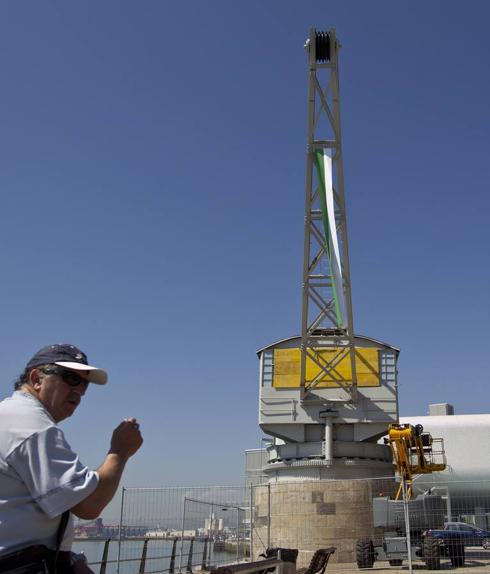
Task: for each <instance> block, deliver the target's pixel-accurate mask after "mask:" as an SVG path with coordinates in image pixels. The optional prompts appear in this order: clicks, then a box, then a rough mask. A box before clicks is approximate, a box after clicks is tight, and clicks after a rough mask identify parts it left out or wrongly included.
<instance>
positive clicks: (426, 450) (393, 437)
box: [385, 424, 446, 500]
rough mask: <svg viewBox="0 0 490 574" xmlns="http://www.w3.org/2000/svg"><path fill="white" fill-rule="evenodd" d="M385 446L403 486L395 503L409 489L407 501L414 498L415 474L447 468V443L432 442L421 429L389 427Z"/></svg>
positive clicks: (399, 426)
mask: <svg viewBox="0 0 490 574" xmlns="http://www.w3.org/2000/svg"><path fill="white" fill-rule="evenodd" d="M385 444H389V445H390V449H391V453H392V455H393V461H394V463H395V465H396V469H397V471H398V474H399V475H400V478H401V482H400V487H399V488H398V492H397V494H396V497H395V500H400V497H401V496H402V493H403V489H404V488H406V492H407V499H410V498H411V496H412V482H413V476H414V475H415V474H428V473H431V472H440V471H442V470H444V469H445V468H446V457H445V454H444V441H443V439H442V438H432V436H431V435H430V434H429V433H427V432H424V428H423V426H422V425H415V426H412V425H411V424H392V425H390V426H389V431H388V438H385Z"/></svg>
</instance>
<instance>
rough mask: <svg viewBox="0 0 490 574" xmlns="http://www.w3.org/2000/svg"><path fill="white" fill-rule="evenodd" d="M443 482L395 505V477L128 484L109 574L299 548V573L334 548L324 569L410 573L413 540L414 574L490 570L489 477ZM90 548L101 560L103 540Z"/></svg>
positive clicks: (425, 479)
mask: <svg viewBox="0 0 490 574" xmlns="http://www.w3.org/2000/svg"><path fill="white" fill-rule="evenodd" d="M442 478H443V477H441V476H439V475H436V474H435V473H434V474H433V475H429V476H419V477H416V479H415V481H414V484H413V494H412V497H411V499H410V500H409V501H403V500H400V501H394V500H393V499H394V497H395V494H396V492H397V490H398V486H399V484H398V483H397V482H396V480H395V478H393V477H391V478H386V479H380V478H376V479H360V480H318V481H312V480H309V481H305V480H302V481H295V482H276V483H270V484H261V485H255V486H250V487H248V488H243V487H236V486H235V487H219V486H209V487H167V488H151V489H150V488H145V489H141V488H130V489H128V488H125V489H124V493H123V501H122V507H121V520H120V529H119V533H120V544H118V540H115V541H114V540H113V541H112V542H111V543H110V548H109V551H108V558H109V560H110V561H112V562H109V563H108V565H107V569H106V573H107V574H117V572H118V573H119V574H139V573H141V574H143V573H146V574H150V573H157V572H158V573H168V574H177V573H189V572H196V571H199V570H209V569H210V568H211V567H212V566H215V565H219V564H224V563H234V562H237V561H242V560H250V559H254V560H256V559H258V558H259V555H260V554H261V553H263V552H265V550H266V549H267V548H271V547H279V548H290V549H297V550H298V551H299V552H298V561H297V564H296V566H297V567H303V566H307V565H308V563H309V561H310V559H311V557H312V555H313V553H314V551H315V550H317V549H319V548H325V547H329V546H334V547H335V548H336V552H335V554H334V556H333V559H332V560H331V563H329V566H328V568H327V572H329V571H342V572H345V573H347V572H352V573H354V572H359V566H361V567H362V568H363V569H374V570H377V571H378V572H379V571H385V572H391V573H396V572H398V571H400V572H402V571H404V572H407V569H408V560H407V558H408V550H407V539H408V538H409V537H410V539H411V544H412V548H413V552H412V558H413V568H414V570H417V572H425V571H428V569H431V570H432V569H437V568H441V569H444V570H445V569H452V570H454V569H458V568H462V567H463V563H464V568H465V572H467V573H468V572H474V573H475V574H477V573H483V572H485V573H487V572H490V481H479V482H460V483H457V482H454V481H451V482H444V480H442ZM407 518H408V521H407ZM445 525H446V530H443V529H444V528H445ZM448 525H449V526H448ZM447 529H449V530H452V531H453V534H452V535H451V536H452V537H453V538H452V539H451V541H450V542H448V540H446V539H442V538H438V536H439V535H438V533H437V531H443V532H446V531H447ZM454 532H456V534H454ZM116 535H117V533H116ZM443 536H447V535H445V534H443ZM145 541H146V543H145ZM79 544H82V542H79ZM96 544H97V545H99V546H100V548H99V550H98V554H97V556H100V558H98V559H97V560H96V561H100V559H101V557H102V549H103V547H105V545H104V541H103V540H100V539H99V541H96V540H94V541H93V545H96ZM145 544H146V546H145ZM78 549H82V548H80V547H78ZM118 557H119V567H117V560H118ZM91 562H92V563H94V561H93V560H91ZM94 570H95V571H96V572H98V571H99V566H98V565H97V566H96V567H94Z"/></svg>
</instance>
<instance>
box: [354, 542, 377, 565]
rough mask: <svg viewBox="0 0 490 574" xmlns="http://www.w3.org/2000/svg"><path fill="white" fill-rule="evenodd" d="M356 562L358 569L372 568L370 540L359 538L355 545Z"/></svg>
mask: <svg viewBox="0 0 490 574" xmlns="http://www.w3.org/2000/svg"><path fill="white" fill-rule="evenodd" d="M356 562H357V566H358V567H359V568H372V567H373V564H374V546H373V541H372V540H371V539H370V538H360V539H359V540H358V541H357V544H356Z"/></svg>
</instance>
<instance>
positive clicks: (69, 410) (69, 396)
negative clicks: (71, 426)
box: [31, 369, 88, 423]
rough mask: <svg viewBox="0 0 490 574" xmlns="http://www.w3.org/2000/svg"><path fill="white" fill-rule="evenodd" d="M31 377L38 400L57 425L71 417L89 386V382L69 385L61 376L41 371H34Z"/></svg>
mask: <svg viewBox="0 0 490 574" xmlns="http://www.w3.org/2000/svg"><path fill="white" fill-rule="evenodd" d="M79 374H81V373H79ZM31 377H33V387H34V389H35V390H36V392H37V397H38V399H39V400H40V401H41V402H42V403H43V405H44V406H45V407H46V409H47V410H48V412H49V414H50V415H51V416H52V417H53V419H54V420H55V422H57V423H59V422H60V421H62V420H64V419H67V418H68V417H71V415H72V414H73V413H74V412H75V410H76V408H77V407H78V405H79V404H80V401H81V400H82V397H83V395H84V394H85V391H86V390H87V386H88V381H87V382H84V383H81V384H79V385H76V386H72V385H69V384H68V383H66V382H65V381H64V380H63V378H62V377H61V376H60V375H55V374H45V373H43V372H42V371H41V370H39V369H33V372H32V373H31Z"/></svg>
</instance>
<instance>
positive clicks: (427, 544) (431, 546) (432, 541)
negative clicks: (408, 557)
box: [423, 536, 441, 570]
mask: <svg viewBox="0 0 490 574" xmlns="http://www.w3.org/2000/svg"><path fill="white" fill-rule="evenodd" d="M423 552H424V562H425V565H426V566H427V570H440V569H441V547H440V546H439V540H438V539H437V538H432V536H427V537H425V538H424V543H423Z"/></svg>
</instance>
